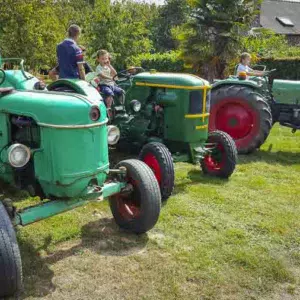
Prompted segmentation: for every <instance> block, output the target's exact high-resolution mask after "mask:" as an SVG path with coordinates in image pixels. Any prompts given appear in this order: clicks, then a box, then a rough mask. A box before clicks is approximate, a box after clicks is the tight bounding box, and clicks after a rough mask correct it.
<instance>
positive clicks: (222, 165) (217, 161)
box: [200, 130, 237, 178]
mask: <svg viewBox="0 0 300 300" xmlns="http://www.w3.org/2000/svg"><path fill="white" fill-rule="evenodd" d="M207 143H208V145H207V148H209V150H210V151H209V152H208V153H207V154H206V155H205V157H204V158H203V159H202V160H201V161H200V164H201V167H202V171H203V173H204V174H208V175H211V176H216V177H221V178H229V177H230V176H231V174H232V173H233V172H234V170H235V166H236V163H237V149H236V146H235V144H234V142H233V139H232V138H231V137H230V136H229V135H228V134H227V133H226V132H222V131H218V130H217V131H213V132H210V133H209V134H208V139H207Z"/></svg>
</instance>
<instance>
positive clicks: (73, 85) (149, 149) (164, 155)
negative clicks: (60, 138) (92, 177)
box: [3, 58, 175, 201]
mask: <svg viewBox="0 0 300 300" xmlns="http://www.w3.org/2000/svg"><path fill="white" fill-rule="evenodd" d="M4 61H5V62H10V63H14V64H16V63H17V64H18V65H19V66H18V69H19V71H15V70H12V68H11V67H10V69H9V70H7V71H6V80H5V81H4V83H3V86H13V87H14V88H15V89H19V90H42V91H44V92H45V91H51V92H60V93H77V94H81V95H84V96H88V97H90V98H91V99H94V100H98V101H101V100H102V97H101V95H100V94H99V92H98V91H97V90H96V89H95V88H94V87H93V86H92V85H91V84H89V83H88V82H87V81H83V80H78V79H74V80H72V79H60V80H57V81H55V82H53V83H51V84H49V85H48V86H47V87H46V85H45V84H43V83H42V82H41V81H40V80H38V79H37V78H36V77H34V76H32V75H30V74H29V73H27V72H25V71H24V66H23V60H22V59H18V58H9V59H4ZM109 123H111V122H110V121H109ZM108 131H109V140H108V143H109V146H110V147H114V145H116V144H117V143H118V141H119V137H120V131H119V129H118V127H116V126H111V124H110V125H109V126H108ZM139 150H140V155H139V158H140V160H142V161H144V162H145V163H146V164H147V165H148V166H149V167H150V168H151V170H152V171H153V172H154V175H155V177H156V179H157V181H158V183H159V186H160V191H161V196H162V201H166V200H167V199H168V198H169V197H170V195H171V194H172V191H173V189H174V181H175V172H174V165H173V160H172V156H171V154H170V152H169V150H168V148H167V147H166V146H165V145H164V144H162V143H159V142H148V143H145V145H144V147H143V148H142V149H139Z"/></svg>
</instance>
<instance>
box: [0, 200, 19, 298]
mask: <svg viewBox="0 0 300 300" xmlns="http://www.w3.org/2000/svg"><path fill="white" fill-rule="evenodd" d="M21 286H22V263H21V255H20V250H19V246H18V242H17V239H16V234H15V231H14V227H13V225H12V223H11V221H10V218H9V216H8V213H7V211H6V209H5V207H4V205H3V204H2V202H1V201H0V298H2V297H7V296H14V295H15V294H17V292H18V291H20V289H21Z"/></svg>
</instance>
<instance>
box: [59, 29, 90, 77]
mask: <svg viewBox="0 0 300 300" xmlns="http://www.w3.org/2000/svg"><path fill="white" fill-rule="evenodd" d="M80 33H81V29H80V27H79V26H77V25H71V26H70V27H69V29H68V38H67V39H65V40H64V41H63V42H61V43H60V44H58V45H57V47H56V54H57V60H58V65H59V78H70V79H74V78H80V79H82V80H85V71H84V59H83V54H82V50H81V49H80V48H79V47H78V45H77V41H78V39H79V36H80Z"/></svg>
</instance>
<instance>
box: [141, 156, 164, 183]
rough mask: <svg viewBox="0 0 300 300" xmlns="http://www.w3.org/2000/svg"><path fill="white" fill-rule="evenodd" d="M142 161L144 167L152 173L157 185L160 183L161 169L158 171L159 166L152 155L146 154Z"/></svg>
mask: <svg viewBox="0 0 300 300" xmlns="http://www.w3.org/2000/svg"><path fill="white" fill-rule="evenodd" d="M143 161H144V163H145V164H146V165H148V166H149V167H150V168H151V170H152V171H153V173H154V175H155V177H156V180H157V181H158V183H159V184H160V183H161V177H162V176H161V169H160V165H159V162H158V160H157V159H156V157H155V156H154V155H153V154H152V153H147V154H146V155H145V156H144V158H143Z"/></svg>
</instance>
